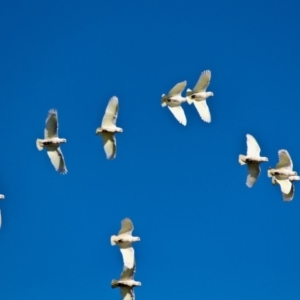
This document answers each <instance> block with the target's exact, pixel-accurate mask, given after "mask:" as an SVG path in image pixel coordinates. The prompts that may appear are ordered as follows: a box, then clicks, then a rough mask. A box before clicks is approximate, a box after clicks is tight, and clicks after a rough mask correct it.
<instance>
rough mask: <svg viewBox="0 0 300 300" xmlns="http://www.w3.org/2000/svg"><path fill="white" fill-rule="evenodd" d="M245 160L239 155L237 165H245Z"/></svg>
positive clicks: (244, 157)
mask: <svg viewBox="0 0 300 300" xmlns="http://www.w3.org/2000/svg"><path fill="white" fill-rule="evenodd" d="M245 160H246V156H245V155H242V154H240V155H239V163H240V164H241V165H245V164H246V162H245Z"/></svg>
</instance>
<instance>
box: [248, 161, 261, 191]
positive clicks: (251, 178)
mask: <svg viewBox="0 0 300 300" xmlns="http://www.w3.org/2000/svg"><path fill="white" fill-rule="evenodd" d="M247 167H248V176H247V181H246V185H247V187H249V188H251V187H252V186H253V185H254V183H255V182H256V180H257V178H258V176H259V174H260V167H259V164H258V163H254V162H248V163H247Z"/></svg>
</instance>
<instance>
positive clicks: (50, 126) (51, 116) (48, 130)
mask: <svg viewBox="0 0 300 300" xmlns="http://www.w3.org/2000/svg"><path fill="white" fill-rule="evenodd" d="M57 134H58V116H57V110H56V109H53V108H52V109H50V110H49V111H48V116H47V119H46V127H45V130H44V137H45V139H50V138H53V137H57Z"/></svg>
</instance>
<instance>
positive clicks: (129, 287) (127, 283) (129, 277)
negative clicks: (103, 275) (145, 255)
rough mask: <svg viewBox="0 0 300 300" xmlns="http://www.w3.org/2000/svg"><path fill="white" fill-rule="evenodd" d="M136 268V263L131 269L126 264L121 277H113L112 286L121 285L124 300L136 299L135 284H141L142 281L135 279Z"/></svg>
mask: <svg viewBox="0 0 300 300" xmlns="http://www.w3.org/2000/svg"><path fill="white" fill-rule="evenodd" d="M135 269H136V264H135V263H134V266H133V268H131V269H129V268H127V267H126V266H124V268H123V272H122V274H121V278H120V279H119V280H116V279H113V280H112V282H111V287H112V288H113V289H114V288H117V287H120V291H121V295H122V299H123V300H134V299H135V296H134V291H133V288H134V287H135V286H141V285H142V283H141V282H140V281H135V280H134V273H135Z"/></svg>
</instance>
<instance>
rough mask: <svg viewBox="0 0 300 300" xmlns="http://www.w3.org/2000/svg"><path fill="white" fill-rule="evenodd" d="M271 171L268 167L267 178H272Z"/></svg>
mask: <svg viewBox="0 0 300 300" xmlns="http://www.w3.org/2000/svg"><path fill="white" fill-rule="evenodd" d="M271 171H272V169H271V168H269V170H268V177H269V178H272V177H273V176H272V174H271Z"/></svg>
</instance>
